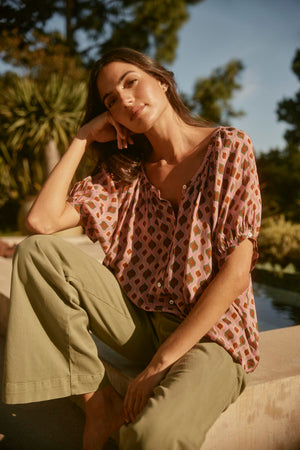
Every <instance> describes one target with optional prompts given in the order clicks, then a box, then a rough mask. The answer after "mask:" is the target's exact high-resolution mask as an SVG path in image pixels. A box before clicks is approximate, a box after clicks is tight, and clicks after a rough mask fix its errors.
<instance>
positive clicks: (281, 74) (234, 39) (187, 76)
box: [0, 0, 300, 153]
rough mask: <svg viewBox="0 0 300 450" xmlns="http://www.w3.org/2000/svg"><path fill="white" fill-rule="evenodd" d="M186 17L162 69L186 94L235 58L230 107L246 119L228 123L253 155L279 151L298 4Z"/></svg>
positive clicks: (251, 1) (194, 12)
mask: <svg viewBox="0 0 300 450" xmlns="http://www.w3.org/2000/svg"><path fill="white" fill-rule="evenodd" d="M189 13H190V19H189V20H188V21H187V22H186V24H185V25H184V26H183V27H182V28H181V30H180V31H179V35H178V37H179V45H178V48H177V56H176V59H175V62H174V63H173V64H172V65H170V66H168V68H169V69H171V70H172V71H173V72H174V73H175V78H176V80H177V84H178V87H179V90H180V91H182V92H185V93H187V94H191V93H192V92H193V86H194V83H195V81H196V79H197V78H198V77H207V76H209V75H210V73H211V71H212V70H213V69H215V68H217V67H220V66H224V65H225V64H226V63H227V62H229V61H230V60H231V59H240V60H241V61H242V63H243V65H244V67H245V68H244V70H243V71H242V73H241V75H240V77H239V82H240V84H241V85H242V89H241V90H240V91H236V92H235V95H234V100H233V105H234V107H235V109H237V110H240V109H242V110H243V111H245V113H246V115H245V116H243V117H241V118H233V119H232V120H231V125H232V126H234V127H237V128H241V129H243V130H244V131H246V132H247V133H248V134H249V135H250V137H251V138H252V140H253V143H254V147H255V149H256V152H257V153H260V152H261V151H263V152H267V151H268V150H269V149H270V148H283V147H284V144H285V141H284V138H283V135H284V132H285V130H286V129H287V128H288V124H287V123H285V122H278V121H277V115H276V108H277V103H278V102H279V101H280V100H282V99H283V98H291V97H294V96H295V94H296V92H297V90H299V80H297V77H296V76H295V74H294V73H293V72H292V70H291V63H292V60H293V58H294V56H295V53H296V49H297V48H300V0H204V1H203V2H200V3H198V4H196V5H193V6H190V7H189ZM58 22H59V21H57V22H56V23H57V24H58ZM53 25H54V26H53ZM60 26H61V24H60ZM52 27H53V28H55V23H52V26H51V28H52ZM58 28H59V27H58ZM0 70H1V66H0ZM2 70H3V66H2Z"/></svg>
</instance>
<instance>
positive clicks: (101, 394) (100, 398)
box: [82, 386, 124, 450]
mask: <svg viewBox="0 0 300 450" xmlns="http://www.w3.org/2000/svg"><path fill="white" fill-rule="evenodd" d="M83 399H84V402H85V416H86V418H85V428H84V434H83V446H82V450H101V449H102V447H103V445H104V443H105V442H106V441H107V439H108V438H109V436H110V435H111V434H112V433H113V432H114V431H116V430H117V429H118V428H120V426H121V425H123V423H124V417H123V400H122V397H121V396H120V395H119V394H118V393H117V392H116V391H115V389H114V388H113V387H112V386H107V387H105V388H104V389H102V390H101V391H97V392H91V393H89V394H84V395H83Z"/></svg>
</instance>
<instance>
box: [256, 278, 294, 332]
mask: <svg viewBox="0 0 300 450" xmlns="http://www.w3.org/2000/svg"><path fill="white" fill-rule="evenodd" d="M253 289H254V298H255V304H256V310H257V317H258V328H259V331H266V330H273V329H274V328H284V327H290V326H293V325H300V293H297V292H291V291H287V290H285V289H279V288H274V287H272V286H267V285H266V284H261V283H256V282H255V283H253Z"/></svg>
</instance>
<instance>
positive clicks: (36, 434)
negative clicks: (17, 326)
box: [0, 339, 117, 450]
mask: <svg viewBox="0 0 300 450" xmlns="http://www.w3.org/2000/svg"><path fill="white" fill-rule="evenodd" d="M3 349H4V341H3V339H1V340H0V357H1V362H0V376H1V377H0V382H1V386H2V373H3ZM83 427H84V414H83V412H82V411H81V410H80V408H79V407H78V406H77V405H76V404H74V403H72V402H71V401H70V400H69V399H66V398H64V399H57V400H51V401H47V402H38V403H31V404H27V405H5V404H4V403H2V402H0V449H1V450H80V449H81V442H82V432H83ZM104 449H105V450H117V446H116V445H115V444H114V442H113V441H111V440H110V441H109V442H108V443H107V444H106V445H105V447H104Z"/></svg>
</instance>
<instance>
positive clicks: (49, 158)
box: [44, 137, 60, 177]
mask: <svg viewBox="0 0 300 450" xmlns="http://www.w3.org/2000/svg"><path fill="white" fill-rule="evenodd" d="M59 160H60V153H59V150H58V148H57V145H56V142H55V140H54V139H53V138H52V137H51V138H50V139H49V140H48V142H47V143H46V145H45V149H44V161H45V175H46V177H48V175H49V174H50V172H51V171H52V169H53V168H54V167H55V166H56V164H57V163H58V161H59Z"/></svg>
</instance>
